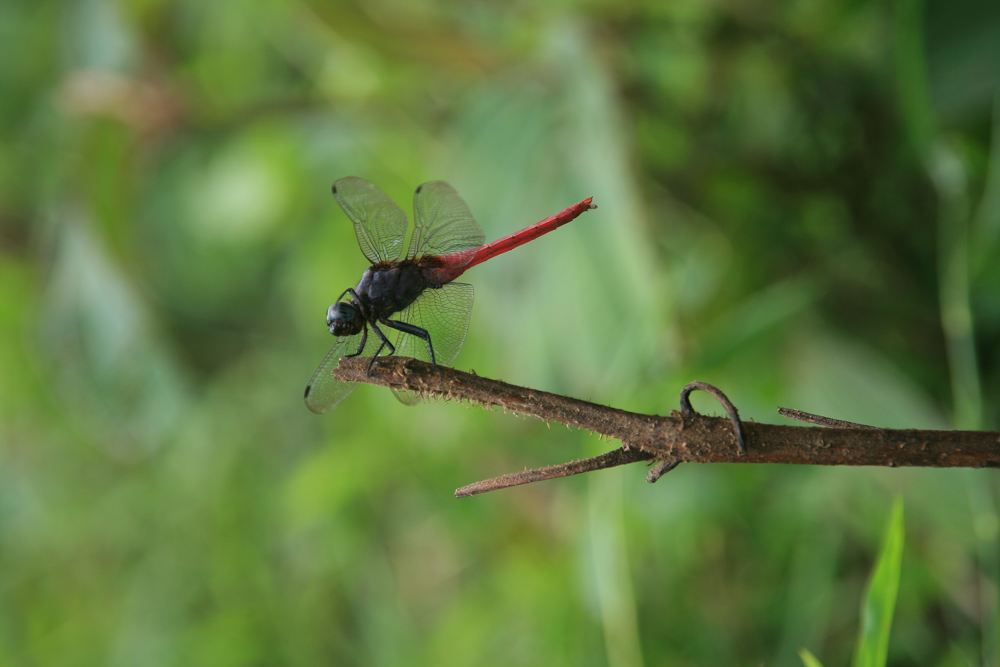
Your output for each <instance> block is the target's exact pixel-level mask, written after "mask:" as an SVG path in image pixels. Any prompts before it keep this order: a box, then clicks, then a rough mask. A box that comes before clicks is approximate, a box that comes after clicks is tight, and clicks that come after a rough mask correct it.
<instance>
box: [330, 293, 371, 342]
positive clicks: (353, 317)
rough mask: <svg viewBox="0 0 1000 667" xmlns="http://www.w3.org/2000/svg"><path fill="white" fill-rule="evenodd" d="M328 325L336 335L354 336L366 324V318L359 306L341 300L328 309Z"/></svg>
mask: <svg viewBox="0 0 1000 667" xmlns="http://www.w3.org/2000/svg"><path fill="white" fill-rule="evenodd" d="M326 326H327V328H328V329H329V330H330V333H332V334H333V335H334V336H353V335H354V334H356V333H358V332H359V331H361V329H362V328H363V327H364V326H365V320H364V318H363V317H362V316H361V311H360V310H358V307H357V306H355V305H354V304H353V303H347V302H344V301H340V302H338V303H335V304H332V305H331V306H330V307H329V308H328V309H327V311H326Z"/></svg>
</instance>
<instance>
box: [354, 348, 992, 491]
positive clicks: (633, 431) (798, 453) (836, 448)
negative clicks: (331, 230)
mask: <svg viewBox="0 0 1000 667" xmlns="http://www.w3.org/2000/svg"><path fill="white" fill-rule="evenodd" d="M367 366H368V359H363V358H350V359H343V360H341V362H340V366H339V367H338V368H337V370H336V371H334V373H335V374H336V376H337V378H338V379H340V380H343V381H349V382H367V383H370V384H379V385H384V386H388V387H394V388H396V389H410V390H412V391H415V392H417V393H419V394H422V395H424V396H429V397H435V398H445V399H460V400H466V401H470V402H473V403H479V404H480V405H483V406H486V407H501V408H504V409H505V410H509V411H511V412H515V413H520V414H526V415H531V416H533V417H537V418H539V419H543V420H545V421H556V422H560V423H563V424H566V425H567V426H573V427H576V428H582V429H586V430H589V431H592V432H594V433H597V434H600V435H604V436H609V437H612V438H615V439H617V440H619V441H621V442H622V447H621V448H619V449H615V450H612V451H610V452H607V453H605V454H602V455H601V456H597V457H593V458H590V459H583V460H580V461H571V462H568V463H563V464H559V465H555V466H548V467H546V468H539V469H535V470H526V471H523V472H519V473H511V474H508V475H503V476H501V477H497V478H495V479H491V480H484V481H482V482H477V483H476V484H471V485H469V486H466V487H462V488H461V489H459V490H458V491H457V492H456V493H458V494H459V495H473V494H476V493H483V492H485V491H491V490H495V489H501V488H507V487H509V486H515V485H518V484H526V483H529V482H534V481H539V480H542V479H552V478H554V477H565V476H567V475H575V474H579V473H581V472H589V471H591V470H599V469H602V468H608V467H612V466H617V465H622V464H624V463H631V462H634V461H640V460H648V459H652V460H654V461H655V463H654V464H653V467H652V468H651V469H650V472H649V475H648V479H649V480H650V481H655V480H656V479H657V478H659V477H660V476H661V475H663V474H664V473H666V472H667V471H669V470H671V469H673V468H674V467H676V466H677V465H678V464H679V463H681V462H689V463H796V464H813V465H874V466H892V467H895V466H930V467H971V468H984V467H1000V433H996V432H988V431H930V430H914V429H883V428H877V427H868V426H865V425H862V424H856V423H854V422H845V421H842V420H838V419H831V418H829V417H822V416H820V415H814V414H811V413H807V412H802V411H799V410H791V409H788V408H782V409H781V414H783V415H785V416H788V417H792V418H795V419H799V420H802V421H807V422H810V423H813V424H820V425H822V426H823V428H817V427H810V426H786V425H780V424H760V423H755V422H741V421H740V419H739V416H738V414H737V412H736V408H735V407H734V406H733V405H732V403H730V402H729V401H728V399H726V398H725V395H724V394H722V392H721V391H719V390H718V389H716V388H715V387H712V386H711V385H705V384H702V383H692V384H690V385H688V386H687V387H685V388H684V392H683V393H682V403H681V407H682V410H681V412H673V413H671V414H670V415H667V416H662V417H661V416H657V415H644V414H637V413H634V412H628V411H625V410H619V409H616V408H611V407H607V406H604V405H598V404H596V403H589V402H587V401H581V400H578V399H575V398H571V397H569V396H562V395H560V394H552V393H549V392H544V391H538V390H536V389H529V388H526V387H518V386H515V385H511V384H507V383H506V382H500V381H498V380H490V379H488V378H483V377H479V376H478V375H474V374H471V373H464V372H462V371H456V370H454V369H451V368H446V367H443V366H434V365H431V364H428V363H425V362H422V361H418V360H416V359H410V358H406V357H389V358H385V359H380V360H379V361H378V363H376V364H375V365H374V366H373V367H372V368H371V371H370V372H368V369H367ZM694 389H706V390H708V391H711V392H712V393H713V394H714V395H715V396H716V397H717V398H719V399H720V401H722V403H723V405H724V406H725V407H726V411H727V412H728V414H729V417H728V418H719V417H708V416H703V415H699V414H697V413H696V412H694V410H692V409H691V408H690V403H689V402H687V396H688V395H689V394H690V393H691V392H692V391H693V390H694Z"/></svg>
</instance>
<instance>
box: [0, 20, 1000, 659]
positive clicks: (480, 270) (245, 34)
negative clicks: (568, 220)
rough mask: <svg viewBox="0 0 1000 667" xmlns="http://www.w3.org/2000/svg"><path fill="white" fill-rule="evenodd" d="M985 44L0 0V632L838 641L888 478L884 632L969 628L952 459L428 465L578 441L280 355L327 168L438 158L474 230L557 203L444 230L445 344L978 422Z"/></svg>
mask: <svg viewBox="0 0 1000 667" xmlns="http://www.w3.org/2000/svg"><path fill="white" fill-rule="evenodd" d="M998 72H1000V11H998V5H997V4H996V3H987V2H985V0H983V1H976V0H959V1H958V2H949V3H945V2H941V1H936V2H932V3H930V4H923V3H921V2H920V1H919V0H898V1H897V2H893V3H881V4H879V3H862V2H846V3H845V2H841V3H837V2H832V1H830V0H820V1H814V2H806V1H804V0H795V1H792V0H790V1H787V2H777V3H764V2H749V3H748V2H727V1H722V2H707V3H706V2H699V1H696V0H680V1H677V2H669V3H656V2H642V3H637V4H634V5H631V6H628V5H623V4H622V3H617V2H611V1H610V0H592V1H590V2H586V3H569V2H559V3H526V2H518V3H513V4H506V3H483V2H471V3H455V4H444V3H441V4H436V3H428V2H401V1H399V0H375V1H373V2H366V3H357V4H341V3H330V4H324V3H322V2H319V1H318V0H265V2H261V3H236V2H231V1H228V0H222V1H220V2H208V3H206V2H195V1H193V0H180V1H178V2H165V1H164V0H118V1H111V0H76V1H75V2H58V1H55V0H39V1H37V2H19V1H17V0H14V1H13V2H5V3H2V4H0V86H2V95H0V141H2V144H0V145H2V150H0V322H2V326H0V457H2V459H0V570H2V572H3V573H4V574H3V578H2V593H0V659H2V661H3V662H4V663H5V664H16V665H95V664H100V665H129V666H132V665H175V664H205V665H213V666H219V667H222V666H226V665H257V664H281V665H315V664H336V665H349V664H364V665H387V664H393V665H401V664H405V665H415V664H428V665H468V664H510V665H536V664H549V665H574V666H576V665H599V664H611V665H615V666H618V667H627V666H633V665H641V664H649V665H667V664H669V665H709V664H714V665H727V664H769V665H797V664H801V663H800V659H799V657H798V652H799V650H800V649H801V648H803V647H809V648H810V649H812V650H813V651H815V653H816V654H817V655H822V656H824V662H825V663H826V664H830V665H835V664H846V663H847V662H848V661H849V660H850V658H851V651H852V646H853V637H854V634H855V631H856V627H857V609H858V601H859V600H860V599H861V598H862V594H863V587H864V584H865V580H866V577H867V573H868V571H869V567H870V563H871V562H872V561H873V559H874V555H875V553H876V552H877V550H878V544H879V535H880V532H881V521H882V517H884V516H885V513H886V510H887V508H888V507H889V505H890V502H891V501H890V499H891V498H892V497H893V496H895V495H900V496H902V497H903V498H905V501H906V505H907V514H908V517H909V521H908V534H907V545H908V547H907V557H906V567H905V569H904V570H903V572H902V578H901V581H900V584H899V596H898V604H897V607H896V613H895V619H894V624H893V634H892V641H891V643H890V646H889V663H890V664H894V665H911V664H912V665H917V664H919V665H959V664H961V665H966V664H996V662H997V661H998V660H1000V634H998V630H1000V626H998V624H1000V618H998V614H997V609H998V592H997V583H998V582H997V579H998V561H1000V548H998V518H997V504H996V503H997V498H996V488H995V486H996V485H995V475H994V474H993V473H990V472H988V471H934V470H838V469H831V470H822V469H809V468H788V469H784V468H780V467H759V468H754V467H744V466H730V467H724V466H712V467H698V466H691V467H682V469H678V470H677V471H676V472H674V473H671V474H670V475H669V476H668V477H667V478H665V479H664V480H663V481H661V482H660V483H659V484H657V485H656V486H654V487H650V486H648V485H645V484H643V483H642V477H643V474H644V471H643V470H642V469H641V466H638V467H631V468H627V469H623V470H618V471H610V472H605V473H601V474H600V475H597V476H593V477H591V478H590V479H575V480H566V481H560V482H554V483H549V484H545V485H540V486H537V487H535V488H526V489H519V490H515V491H509V492H504V493H499V494H496V495H494V496H492V497H483V498H476V499H474V500H471V501H463V502H458V501H455V500H454V499H452V498H451V497H450V493H449V492H450V489H451V488H453V487H455V486H458V485H459V484H462V483H464V482H467V481H469V480H472V479H476V478H478V477H482V476H486V475H491V474H495V473H498V472H501V471H506V470H509V469H514V468H518V467H520V466H523V465H526V464H543V463H548V462H554V461H557V460H561V459H565V458H567V457H571V456H578V455H584V454H593V453H596V452H598V451H601V449H602V448H607V447H609V443H607V442H599V441H596V440H595V439H594V438H592V437H590V436H588V435H586V434H581V433H575V432H570V431H567V430H564V429H561V428H556V429H552V430H550V429H548V428H546V426H545V425H544V424H538V423H534V422H530V421H527V420H522V419H518V418H515V417H512V416H510V415H505V414H499V413H497V414H491V413H485V412H481V411H479V410H476V409H472V408H468V407H464V406H457V405H448V404H424V405H420V406H417V407H415V408H406V407H404V406H402V405H399V404H398V403H396V402H395V400H394V399H393V398H392V396H391V395H390V394H389V393H388V392H385V391H379V390H378V389H376V388H373V387H363V388H361V389H359V390H358V391H356V392H355V393H354V394H353V395H352V396H351V397H350V399H349V400H348V401H346V402H345V403H344V404H342V405H341V406H340V407H339V408H338V409H337V410H336V411H335V412H334V413H332V414H329V415H326V416H324V417H322V418H317V417H315V416H314V415H311V414H309V413H308V412H307V411H306V409H305V407H304V406H303V405H302V400H301V392H302V387H303V385H304V382H305V381H306V379H307V378H308V377H309V374H310V372H311V371H312V369H313V367H314V366H315V364H316V363H318V361H319V360H320V358H321V357H322V355H323V353H324V352H325V349H326V347H327V346H328V345H329V344H330V343H331V341H330V339H329V335H328V334H327V332H326V330H325V327H324V326H323V318H324V313H325V311H326V307H327V305H328V302H329V300H330V299H332V298H333V297H335V296H336V294H338V293H339V292H340V291H341V290H342V289H343V288H344V287H346V286H348V285H353V284H354V283H355V282H356V280H357V278H358V276H359V275H360V273H361V271H362V270H363V269H364V262H363V259H362V257H361V255H360V253H359V252H358V250H357V248H356V244H355V241H354V238H353V234H352V230H351V227H350V225H349V224H348V223H347V221H346V220H345V218H344V217H343V215H342V214H341V213H340V212H339V211H338V210H337V208H336V206H335V204H334V202H333V200H332V198H331V197H330V196H329V184H330V183H331V182H332V181H333V180H334V179H335V178H337V177H339V176H344V175H349V174H356V175H360V176H364V177H366V178H368V179H370V180H372V181H374V182H376V183H378V184H379V185H380V186H381V187H382V188H383V189H385V190H386V191H387V192H388V193H389V194H390V195H392V196H393V197H394V198H396V199H397V201H399V202H400V203H401V205H403V206H404V208H406V209H408V208H409V193H410V192H411V191H412V188H413V187H414V186H415V185H416V184H417V183H419V182H421V181H424V180H428V179H432V178H442V179H445V180H448V181H450V182H452V183H453V184H454V185H455V186H456V187H457V188H458V190H459V192H461V193H463V195H464V196H465V197H466V199H467V201H468V202H469V204H470V206H471V208H472V210H473V211H474V212H476V214H477V216H478V218H479V220H480V222H481V224H482V226H483V228H484V229H485V231H486V235H487V237H489V238H496V237H498V236H500V235H502V234H504V233H507V232H510V231H512V230H514V229H517V228H520V227H522V226H524V225H525V224H528V223H530V222H533V221H535V220H537V219H539V218H541V217H543V216H545V215H547V214H549V213H551V212H553V211H556V210H558V209H560V208H562V207H563V206H565V205H566V204H568V203H571V202H573V201H577V200H579V199H581V198H582V197H584V196H587V195H594V197H595V201H596V202H597V203H598V204H599V205H600V209H599V210H597V211H594V212H593V213H589V214H587V215H586V216H584V217H582V218H581V219H580V220H579V221H577V222H574V223H573V224H572V225H570V226H568V227H566V228H565V229H563V230H560V231H559V232H557V233H555V234H553V235H550V236H547V237H545V238H544V239H541V240H539V241H536V242H534V243H532V244H530V245H529V246H526V247H524V248H523V249H520V250H518V252H516V253H512V254H510V255H506V256H504V257H503V258H499V259H497V260H495V261H493V262H489V263H487V264H484V265H483V266H482V267H477V268H476V269H475V270H474V271H472V272H470V273H469V274H468V278H469V280H470V282H473V283H474V284H475V285H476V288H477V304H478V305H477V308H476V310H475V312H474V314H473V321H472V326H471V330H470V334H469V337H468V341H467V344H466V348H465V350H464V351H463V352H462V354H461V355H460V356H459V358H458V362H457V365H458V366H459V367H461V368H466V369H469V368H473V369H475V370H476V371H477V372H479V373H481V374H483V375H487V376H490V377H497V378H502V379H505V380H508V381H511V382H516V383H519V384H529V385H532V386H536V387H539V388H545V389H550V390H555V391H561V392H566V393H569V394H572V395H575V396H579V397H582V398H588V399H592V400H598V401H602V402H609V403H612V404H614V405H616V406H620V407H624V408H629V409H636V410H642V411H657V412H661V413H662V412H665V411H667V410H669V409H671V408H672V407H673V405H674V402H675V400H676V399H675V396H676V392H677V390H678V389H679V387H680V386H682V385H683V384H684V383H685V382H687V381H689V380H691V379H696V378H697V379H703V380H706V381H711V382H714V383H716V384H718V385H720V386H721V387H723V388H724V389H725V390H726V391H727V392H728V393H729V395H730V396H731V397H732V398H733V399H734V401H735V402H736V403H737V405H739V407H740V410H741V414H743V415H744V416H746V417H748V418H752V419H757V420H766V421H771V420H774V419H776V417H775V416H774V408H775V407H776V406H777V405H779V404H785V405H791V406H794V407H799V408H802V409H807V410H812V411H816V412H820V413H824V414H830V415H832V416H836V417H840V418H844V419H849V420H857V421H861V422H873V423H878V424H883V425H886V426H912V427H928V426H930V427H933V426H938V427H947V426H950V425H958V426H963V427H970V428H976V427H981V428H984V427H985V428H988V427H993V428H995V427H996V426H997V419H998V416H1000V407H998V406H1000V262H998V261H997V257H998V250H1000V108H998V106H1000V105H998V103H997V94H998V85H1000V76H998ZM704 408H705V409H706V410H711V409H712V408H711V407H710V404H709V402H708V401H705V403H704Z"/></svg>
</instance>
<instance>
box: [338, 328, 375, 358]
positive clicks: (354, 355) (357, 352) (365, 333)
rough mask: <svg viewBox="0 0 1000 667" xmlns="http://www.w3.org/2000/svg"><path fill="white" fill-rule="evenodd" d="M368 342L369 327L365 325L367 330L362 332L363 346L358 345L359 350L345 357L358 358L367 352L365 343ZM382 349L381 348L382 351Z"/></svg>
mask: <svg viewBox="0 0 1000 667" xmlns="http://www.w3.org/2000/svg"><path fill="white" fill-rule="evenodd" d="M367 342H368V325H367V324H365V328H364V329H362V330H361V344H360V345H358V349H357V350H355V351H354V352H351V353H350V354H345V355H344V356H345V357H356V356H358V355H359V354H361V353H362V352H364V351H365V343H367ZM381 349H382V348H379V350H380V351H381Z"/></svg>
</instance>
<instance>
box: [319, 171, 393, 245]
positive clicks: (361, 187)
mask: <svg viewBox="0 0 1000 667" xmlns="http://www.w3.org/2000/svg"><path fill="white" fill-rule="evenodd" d="M333 196H334V197H336V199H337V203H338V204H340V207H341V208H342V209H344V213H346V214H347V217H348V218H350V219H351V222H353V223H354V233H355V234H356V235H357V237H358V245H359V246H361V252H363V253H364V254H365V257H367V258H368V261H369V262H371V263H372V264H376V263H378V262H389V261H392V260H396V259H401V257H402V254H403V239H404V238H405V237H406V228H407V225H408V223H407V221H406V214H405V213H403V210H402V209H401V208H399V207H398V206H396V204H395V203H394V202H393V201H392V200H391V199H389V197H388V196H387V195H386V194H385V193H384V192H382V191H381V190H379V189H378V188H377V187H375V185H373V184H372V183H370V182H368V181H366V180H365V179H363V178H358V177H357V176H347V177H346V178H341V179H339V180H337V181H336V182H335V183H334V184H333Z"/></svg>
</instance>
